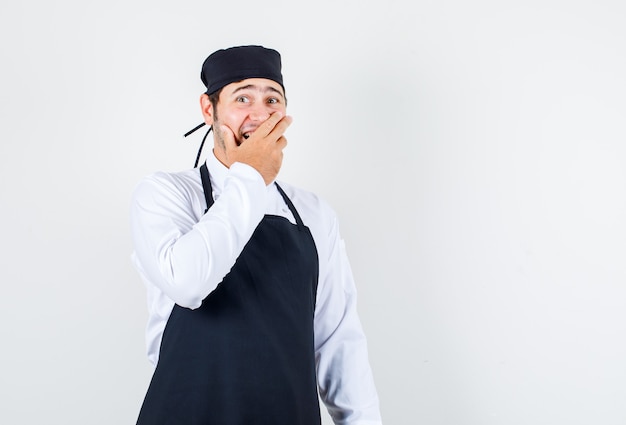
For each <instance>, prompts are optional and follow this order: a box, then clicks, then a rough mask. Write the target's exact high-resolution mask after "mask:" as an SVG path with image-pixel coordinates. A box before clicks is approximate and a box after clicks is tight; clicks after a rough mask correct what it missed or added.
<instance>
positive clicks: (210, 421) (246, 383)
mask: <svg viewBox="0 0 626 425" xmlns="http://www.w3.org/2000/svg"><path fill="white" fill-rule="evenodd" d="M200 171H201V176H202V185H203V189H204V195H205V198H206V200H207V211H208V209H209V208H210V207H211V205H213V197H212V189H211V183H210V180H209V174H208V170H207V168H206V165H203V166H202V167H201V169H200ZM276 187H277V188H278V190H279V192H280V194H281V195H282V197H283V199H284V201H285V203H286V204H287V206H288V207H289V209H290V210H291V212H292V214H293V215H294V217H295V219H296V224H295V225H294V224H292V223H291V222H289V220H287V219H286V218H284V217H279V216H272V215H266V216H265V217H264V218H263V219H262V220H261V222H260V223H259V225H258V226H257V228H256V230H255V231H254V233H253V235H252V237H251V238H250V240H249V241H248V243H247V244H246V246H245V247H244V249H243V251H242V253H241V254H240V256H239V257H238V258H237V261H236V262H235V265H234V266H233V268H232V269H231V271H230V272H229V273H228V274H227V275H226V277H224V280H223V281H222V282H221V283H220V284H219V285H218V286H217V288H216V289H215V290H214V291H213V292H211V294H209V296H207V297H206V298H205V299H204V301H203V302H202V305H201V306H200V307H199V308H198V309H196V310H190V309H188V308H184V307H180V306H179V305H174V308H173V310H172V313H171V315H170V317H169V319H168V321H167V324H166V326H165V330H164V332H163V339H162V341H161V348H160V354H159V361H158V364H157V367H156V369H155V372H154V375H153V377H152V380H151V382H150V386H149V388H148V391H147V393H146V397H145V399H144V402H143V405H142V408H141V411H140V413H139V419H138V421H137V425H160V424H162V425H175V424H181V425H183V424H184V425H320V423H321V422H320V412H319V401H318V394H317V380H316V374H315V356H314V345H313V316H314V312H315V296H316V291H317V280H318V267H319V265H318V258H317V249H316V248H315V243H314V241H313V237H312V235H311V232H310V231H309V229H308V228H307V227H306V226H304V224H303V223H302V220H301V218H300V216H299V214H298V212H297V211H296V209H295V207H294V206H293V204H292V202H291V200H290V199H289V198H288V197H287V195H286V194H285V193H284V192H283V190H282V189H281V188H280V186H278V185H276ZM205 212H206V211H205Z"/></svg>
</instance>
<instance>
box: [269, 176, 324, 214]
mask: <svg viewBox="0 0 626 425" xmlns="http://www.w3.org/2000/svg"><path fill="white" fill-rule="evenodd" d="M277 183H278V185H279V186H280V187H281V188H282V189H283V190H284V191H285V194H286V195H287V196H288V197H289V199H291V202H293V204H294V205H295V207H296V209H298V212H299V213H300V214H305V213H306V214H314V215H322V216H329V217H331V216H332V217H335V216H336V214H335V211H334V210H333V208H332V207H331V206H330V204H329V203H328V202H327V201H326V200H325V199H323V198H322V197H320V196H318V195H317V194H316V193H314V192H312V191H310V190H306V189H302V188H299V187H296V186H294V185H291V184H289V183H285V182H282V181H278V182H277ZM300 210H302V211H300Z"/></svg>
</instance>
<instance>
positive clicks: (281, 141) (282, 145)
mask: <svg viewBox="0 0 626 425" xmlns="http://www.w3.org/2000/svg"><path fill="white" fill-rule="evenodd" d="M276 145H278V148H279V149H280V150H283V149H285V147H286V146H287V139H286V138H285V136H280V138H279V139H278V140H277V141H276Z"/></svg>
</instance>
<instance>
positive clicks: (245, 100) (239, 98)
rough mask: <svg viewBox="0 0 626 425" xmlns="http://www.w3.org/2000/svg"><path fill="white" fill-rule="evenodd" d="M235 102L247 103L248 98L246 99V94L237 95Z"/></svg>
mask: <svg viewBox="0 0 626 425" xmlns="http://www.w3.org/2000/svg"><path fill="white" fill-rule="evenodd" d="M236 100H237V102H241V103H249V102H250V99H248V97H247V96H238V97H237V99H236Z"/></svg>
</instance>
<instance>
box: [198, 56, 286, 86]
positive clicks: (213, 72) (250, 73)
mask: <svg viewBox="0 0 626 425" xmlns="http://www.w3.org/2000/svg"><path fill="white" fill-rule="evenodd" d="M200 78H201V79H202V82H203V83H204V85H205V86H206V88H207V90H206V94H209V95H210V94H213V93H215V92H216V91H218V90H219V89H221V88H222V87H224V86H226V85H228V84H230V83H234V82H237V81H241V80H245V79H246V78H267V79H268V80H273V81H276V82H277V83H278V84H280V85H281V87H282V88H283V90H284V89H285V86H283V76H282V74H281V61H280V53H278V52H277V51H276V50H274V49H268V48H265V47H263V46H237V47H231V48H228V49H221V50H217V51H216V52H213V53H211V55H210V56H209V57H208V58H206V60H205V61H204V63H203V64H202V72H201V73H200Z"/></svg>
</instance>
